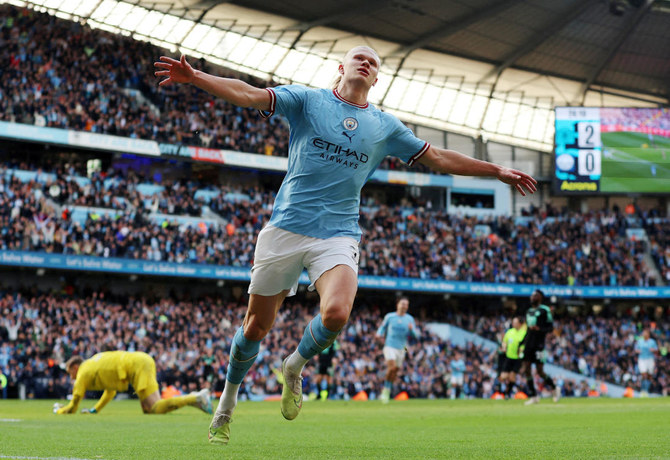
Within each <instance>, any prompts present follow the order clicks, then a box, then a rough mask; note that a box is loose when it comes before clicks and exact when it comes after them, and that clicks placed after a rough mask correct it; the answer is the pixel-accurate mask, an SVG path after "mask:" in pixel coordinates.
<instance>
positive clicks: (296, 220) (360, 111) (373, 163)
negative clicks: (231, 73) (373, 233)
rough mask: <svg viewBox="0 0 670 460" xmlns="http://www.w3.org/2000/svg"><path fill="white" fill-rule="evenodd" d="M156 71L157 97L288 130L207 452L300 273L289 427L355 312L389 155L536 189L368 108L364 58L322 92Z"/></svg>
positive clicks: (169, 64)
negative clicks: (237, 113) (378, 175)
mask: <svg viewBox="0 0 670 460" xmlns="http://www.w3.org/2000/svg"><path fill="white" fill-rule="evenodd" d="M154 65H155V67H156V68H157V69H158V70H157V71H156V72H155V75H156V76H158V77H161V78H163V80H162V81H161V82H160V83H159V85H161V86H163V85H169V84H173V83H181V84H192V85H194V86H196V87H198V88H200V89H202V90H205V91H207V92H208V93H210V94H212V95H214V96H217V97H220V98H222V99H224V100H225V101H227V102H229V103H231V104H234V105H237V106H241V107H250V108H255V109H258V110H259V111H260V112H261V115H262V116H263V117H270V116H272V115H273V114H275V113H277V114H281V115H283V116H284V117H285V118H286V119H287V120H288V124H289V129H290V142H289V158H288V169H287V172H286V176H285V178H284V180H283V182H282V185H281V187H280V189H279V192H278V194H277V197H276V199H275V203H274V207H273V211H272V216H271V218H270V221H269V223H268V224H267V225H266V226H265V227H264V228H263V229H262V230H261V231H260V233H259V235H258V239H257V243H256V252H255V254H254V265H253V267H252V269H251V283H250V285H249V290H248V292H249V305H248V308H247V313H246V315H245V318H244V321H243V325H242V327H240V329H239V330H238V331H237V332H236V334H235V336H234V338H233V341H232V346H231V351H230V363H229V366H228V372H227V374H226V383H225V386H224V390H223V393H222V395H221V399H220V402H219V406H218V408H217V411H216V414H215V415H214V418H213V420H212V423H211V425H210V429H209V440H210V442H212V443H218V444H227V443H228V441H229V439H230V423H231V420H232V415H233V411H234V410H235V406H236V404H237V394H238V391H239V387H240V384H241V383H242V380H243V379H244V376H245V375H246V373H247V372H248V370H249V369H250V368H251V366H252V365H253V363H254V361H255V360H256V357H257V356H258V352H259V349H260V343H261V340H262V339H263V338H264V337H265V336H266V335H267V334H268V332H269V331H270V329H271V328H272V326H273V324H274V321H275V317H276V315H277V311H278V309H279V308H280V307H281V305H282V303H283V301H284V299H285V298H286V297H287V296H290V295H294V294H295V293H296V290H297V285H298V279H299V277H300V274H301V272H302V270H303V269H305V268H306V269H307V273H308V275H309V279H310V282H311V284H310V286H309V289H310V290H315V289H316V291H317V292H318V294H319V297H320V302H319V308H320V310H319V314H317V315H316V316H315V317H314V318H313V319H312V320H311V321H310V322H309V323H308V325H307V327H306V328H305V330H304V333H303V337H302V340H301V341H300V343H299V344H298V347H297V349H296V350H295V351H294V352H293V353H292V354H291V355H289V356H288V357H287V358H286V359H285V360H284V361H283V363H282V374H283V381H284V384H283V389H282V399H281V413H282V415H283V416H284V418H286V419H288V420H293V419H295V418H296V417H297V416H298V413H299V412H300V409H301V408H302V398H303V396H302V376H301V373H302V369H303V367H304V366H305V364H306V363H307V361H309V360H310V359H311V358H312V357H314V356H316V355H317V354H319V353H321V351H323V350H324V349H325V348H327V347H329V346H330V345H331V344H332V343H333V341H334V340H335V338H336V337H337V335H338V334H339V333H340V330H342V328H343V327H344V325H345V324H346V322H347V320H348V319H349V315H350V313H351V309H352V308H353V304H354V298H355V296H356V291H357V289H358V257H359V251H358V244H359V241H360V236H361V230H360V228H359V226H358V217H359V206H360V193H361V188H362V187H363V185H365V183H366V182H367V180H368V179H369V178H370V176H371V175H372V173H373V172H374V170H375V169H376V168H377V167H378V166H379V164H380V163H381V162H382V160H383V159H384V158H385V157H386V156H387V155H391V156H395V157H398V158H400V159H401V160H403V161H405V162H406V163H408V164H409V165H410V166H411V165H413V164H415V163H416V162H420V163H422V164H424V165H426V166H428V167H430V168H432V169H433V170H435V171H438V172H442V173H448V174H462V175H470V176H490V177H496V178H498V179H499V180H501V181H502V182H504V183H507V184H510V185H512V186H513V187H515V188H516V190H518V191H519V192H520V193H522V194H523V195H525V193H526V191H528V192H531V193H532V192H535V190H536V181H535V180H534V179H533V178H532V177H530V176H529V175H528V174H525V173H523V172H521V171H517V170H513V169H509V168H506V167H503V166H499V165H496V164H493V163H488V162H485V161H480V160H476V159H473V158H470V157H468V156H465V155H462V154H460V153H458V152H455V151H452V150H446V149H440V148H436V147H433V146H431V145H430V144H428V143H427V142H425V141H423V140H421V139H418V138H416V137H415V136H414V134H413V133H412V131H411V130H410V129H408V128H407V127H406V126H405V125H403V124H402V123H401V122H400V120H398V119H397V118H395V117H394V116H393V115H390V114H388V113H385V112H382V111H381V110H379V109H377V108H376V107H374V106H372V105H371V104H369V103H368V93H369V92H370V89H371V88H372V87H373V86H374V85H375V84H376V83H377V75H378V73H379V69H380V66H381V60H380V58H379V56H378V55H377V53H376V52H375V51H374V50H373V49H371V48H369V47H367V46H357V47H355V48H353V49H351V50H349V52H347V53H346V55H345V56H344V60H343V61H342V63H341V64H340V65H339V66H338V67H337V71H338V73H339V75H338V79H337V81H336V82H335V85H334V87H333V88H332V89H313V88H307V87H305V86H300V85H287V86H278V87H275V88H266V89H263V88H256V87H253V86H251V85H249V84H247V83H245V82H242V81H241V80H237V79H231V78H220V77H216V76H213V75H209V74H206V73H204V72H201V71H198V70H195V69H193V68H192V67H191V65H190V64H189V63H188V62H187V61H186V58H185V56H181V58H180V59H179V60H176V59H172V58H170V57H166V56H161V58H160V61H159V62H156V63H155V64H154ZM333 70H335V69H333Z"/></svg>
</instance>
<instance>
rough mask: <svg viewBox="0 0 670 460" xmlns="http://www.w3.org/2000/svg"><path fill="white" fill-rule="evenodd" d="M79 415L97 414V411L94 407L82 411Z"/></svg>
mask: <svg viewBox="0 0 670 460" xmlns="http://www.w3.org/2000/svg"><path fill="white" fill-rule="evenodd" d="M81 413H82V414H97V413H98V411H97V410H95V407H91V408H90V409H82V410H81Z"/></svg>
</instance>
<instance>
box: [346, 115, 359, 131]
mask: <svg viewBox="0 0 670 460" xmlns="http://www.w3.org/2000/svg"><path fill="white" fill-rule="evenodd" d="M342 126H344V129H347V130H349V131H353V130H354V129H356V128H358V121H357V120H356V119H355V118H351V117H347V118H345V119H344V120H343V121H342Z"/></svg>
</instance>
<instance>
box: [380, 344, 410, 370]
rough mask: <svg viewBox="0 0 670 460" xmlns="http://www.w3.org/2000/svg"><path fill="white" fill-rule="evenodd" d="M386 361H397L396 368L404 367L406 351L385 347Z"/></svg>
mask: <svg viewBox="0 0 670 460" xmlns="http://www.w3.org/2000/svg"><path fill="white" fill-rule="evenodd" d="M383 352H384V359H385V360H386V361H395V364H396V366H398V367H402V363H403V362H405V349H404V348H403V349H402V350H399V349H397V348H392V347H384V349H383Z"/></svg>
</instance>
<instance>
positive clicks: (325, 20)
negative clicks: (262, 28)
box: [284, 0, 388, 33]
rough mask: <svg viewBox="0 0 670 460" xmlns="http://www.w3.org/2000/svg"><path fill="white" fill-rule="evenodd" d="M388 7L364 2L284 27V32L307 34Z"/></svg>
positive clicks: (378, 1)
mask: <svg viewBox="0 0 670 460" xmlns="http://www.w3.org/2000/svg"><path fill="white" fill-rule="evenodd" d="M387 5H388V1H387V0H364V1H362V2H360V3H359V5H358V7H357V8H349V9H346V10H344V11H342V8H340V10H339V11H338V12H337V13H333V14H329V15H327V16H324V17H322V18H320V19H315V20H314V21H309V22H301V23H299V24H296V25H293V26H290V27H286V28H285V29H284V30H299V31H301V32H303V33H304V32H307V31H308V30H309V29H313V28H314V27H319V26H325V25H328V24H331V23H333V22H337V21H339V20H340V19H345V18H350V17H351V16H354V15H357V14H364V13H367V12H369V11H372V10H376V9H379V8H382V7H384V6H387Z"/></svg>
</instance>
